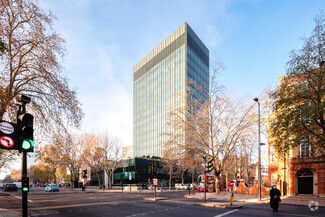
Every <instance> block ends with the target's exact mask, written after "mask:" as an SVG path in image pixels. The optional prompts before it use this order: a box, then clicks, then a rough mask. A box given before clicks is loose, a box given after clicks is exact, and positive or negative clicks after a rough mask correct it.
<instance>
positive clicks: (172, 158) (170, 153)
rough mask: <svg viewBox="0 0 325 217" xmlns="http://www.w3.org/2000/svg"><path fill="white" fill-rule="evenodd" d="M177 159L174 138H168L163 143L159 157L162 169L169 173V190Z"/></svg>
mask: <svg viewBox="0 0 325 217" xmlns="http://www.w3.org/2000/svg"><path fill="white" fill-rule="evenodd" d="M177 160H178V155H177V150H176V149H175V140H174V139H172V138H170V139H169V140H168V141H167V142H166V144H165V151H164V153H163V157H162V158H161V163H162V167H163V170H165V171H167V172H168V175H169V182H168V183H169V190H171V187H172V177H173V175H174V171H175V170H176V163H177Z"/></svg>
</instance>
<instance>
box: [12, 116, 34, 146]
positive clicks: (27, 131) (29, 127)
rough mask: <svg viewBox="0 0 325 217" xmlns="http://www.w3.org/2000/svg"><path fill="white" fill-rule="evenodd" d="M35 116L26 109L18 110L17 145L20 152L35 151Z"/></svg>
mask: <svg viewBox="0 0 325 217" xmlns="http://www.w3.org/2000/svg"><path fill="white" fill-rule="evenodd" d="M33 120H34V116H33V115H31V114H29V113H25V111H20V110H18V111H17V140H16V141H17V147H18V150H19V152H22V151H25V152H33V151H34V141H33V139H34V136H33V132H34V128H33Z"/></svg>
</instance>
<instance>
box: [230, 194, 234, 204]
mask: <svg viewBox="0 0 325 217" xmlns="http://www.w3.org/2000/svg"><path fill="white" fill-rule="evenodd" d="M233 202H234V192H231V194H230V205H231V206H232V204H233Z"/></svg>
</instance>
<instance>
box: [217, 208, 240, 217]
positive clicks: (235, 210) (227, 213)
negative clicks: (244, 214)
mask: <svg viewBox="0 0 325 217" xmlns="http://www.w3.org/2000/svg"><path fill="white" fill-rule="evenodd" d="M237 211H238V209H234V210H231V211H229V212H225V213H223V214H220V215H216V216H214V217H222V216H225V215H229V214H231V213H233V212H237Z"/></svg>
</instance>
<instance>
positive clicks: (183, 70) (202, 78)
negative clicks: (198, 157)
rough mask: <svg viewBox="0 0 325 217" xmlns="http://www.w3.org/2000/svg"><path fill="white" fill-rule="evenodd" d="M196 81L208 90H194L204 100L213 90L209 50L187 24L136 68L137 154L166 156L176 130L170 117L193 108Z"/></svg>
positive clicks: (135, 142) (134, 114)
mask: <svg viewBox="0 0 325 217" xmlns="http://www.w3.org/2000/svg"><path fill="white" fill-rule="evenodd" d="M192 80H193V81H195V82H196V83H197V84H199V85H201V86H202V87H204V88H203V90H202V91H204V93H203V92H200V91H197V92H196V93H194V97H197V98H201V99H202V101H204V100H205V99H204V97H205V96H206V95H205V94H207V92H208V91H209V50H208V49H207V47H206V46H205V45H204V44H203V43H202V41H201V40H200V39H199V37H198V36H197V35H196V34H195V33H194V31H193V30H192V29H191V27H190V26H189V25H188V24H187V23H184V24H183V25H182V26H181V27H179V28H178V29H177V30H176V31H175V32H174V33H172V34H171V35H170V36H168V38H167V39H165V40H164V41H163V42H162V43H161V44H160V45H158V46H157V47H156V48H155V49H154V50H153V51H151V52H150V53H149V54H148V55H147V56H146V57H144V58H143V59H142V60H141V61H140V62H139V63H138V64H136V65H135V66H134V67H133V152H134V157H142V156H157V157H162V156H163V152H164V150H165V146H166V142H167V140H168V135H170V133H173V132H171V131H172V130H170V127H169V126H168V123H167V122H168V117H169V115H170V112H171V111H172V109H175V107H178V108H185V109H187V108H188V107H189V106H188V105H187V102H188V100H189V99H188V98H189V97H188V96H187V95H188V90H189V85H190V83H191V82H190V81H192ZM184 140H185V139H184Z"/></svg>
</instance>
